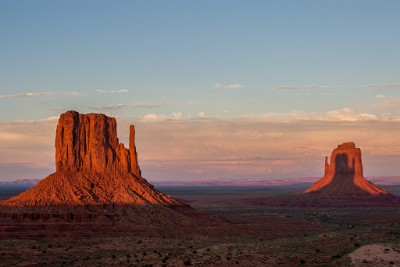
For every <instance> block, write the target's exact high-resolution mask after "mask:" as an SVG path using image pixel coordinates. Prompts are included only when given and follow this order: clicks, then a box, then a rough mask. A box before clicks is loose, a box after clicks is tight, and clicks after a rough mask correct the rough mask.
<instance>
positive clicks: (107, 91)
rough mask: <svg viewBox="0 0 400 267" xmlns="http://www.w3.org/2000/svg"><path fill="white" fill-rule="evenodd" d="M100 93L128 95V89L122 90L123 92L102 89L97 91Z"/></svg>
mask: <svg viewBox="0 0 400 267" xmlns="http://www.w3.org/2000/svg"><path fill="white" fill-rule="evenodd" d="M96 91H97V92H99V93H128V90H126V89H121V90H102V89H97V90H96Z"/></svg>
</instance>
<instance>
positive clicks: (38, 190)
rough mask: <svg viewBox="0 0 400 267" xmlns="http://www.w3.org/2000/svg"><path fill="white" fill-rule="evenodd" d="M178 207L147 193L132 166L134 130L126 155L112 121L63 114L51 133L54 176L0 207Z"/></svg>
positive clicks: (99, 116) (149, 188)
mask: <svg viewBox="0 0 400 267" xmlns="http://www.w3.org/2000/svg"><path fill="white" fill-rule="evenodd" d="M114 203H115V204H129V205H146V204H160V205H171V204H172V205H180V203H179V202H178V201H177V200H175V199H174V198H172V197H170V196H169V195H166V194H164V193H162V192H160V191H158V190H156V189H154V188H153V186H152V185H151V184H149V183H148V182H147V181H146V180H145V179H144V178H142V175H141V171H140V168H139V165H138V160H137V153H136V147H135V128H134V126H133V125H131V126H130V138H129V149H126V148H125V147H124V145H123V144H122V143H119V141H118V138H117V123H116V120H115V118H110V117H107V116H105V115H103V114H79V113H78V112H76V111H68V112H66V113H64V114H62V115H61V116H60V119H59V121H58V125H57V133H56V172H55V173H53V174H51V175H49V176H48V177H47V178H45V179H43V180H42V181H40V182H39V183H38V184H37V185H36V186H35V187H33V188H31V189H29V190H27V191H26V192H24V193H22V194H20V195H18V196H15V197H13V198H11V199H9V200H6V201H4V202H2V204H3V205H8V206H48V205H74V206H75V205H78V206H79V205H98V204H114Z"/></svg>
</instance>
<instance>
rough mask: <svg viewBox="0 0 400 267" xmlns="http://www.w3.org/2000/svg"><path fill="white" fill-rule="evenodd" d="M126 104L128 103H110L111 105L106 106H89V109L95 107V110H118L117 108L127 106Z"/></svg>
mask: <svg viewBox="0 0 400 267" xmlns="http://www.w3.org/2000/svg"><path fill="white" fill-rule="evenodd" d="M126 106H127V105H125V104H110V105H104V106H94V107H89V109H93V110H116V109H122V108H125V107H126Z"/></svg>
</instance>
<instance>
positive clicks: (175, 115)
mask: <svg viewBox="0 0 400 267" xmlns="http://www.w3.org/2000/svg"><path fill="white" fill-rule="evenodd" d="M172 119H174V120H180V119H182V113H181V112H173V113H172Z"/></svg>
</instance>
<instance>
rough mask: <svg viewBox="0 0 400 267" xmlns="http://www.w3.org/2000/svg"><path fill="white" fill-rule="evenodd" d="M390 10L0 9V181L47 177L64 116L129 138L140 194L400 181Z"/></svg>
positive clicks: (3, 4)
mask: <svg viewBox="0 0 400 267" xmlns="http://www.w3.org/2000/svg"><path fill="white" fill-rule="evenodd" d="M399 12H400V2H399V1H397V0H386V1H384V2H382V1H378V0H375V1H369V0H362V1H361V0H354V1H343V0H336V1H320V0H315V1H313V0H304V1H285V0H280V1H236V0H229V1H225V0H218V1H215V0H213V1H208V0H204V1H186V0H185V1H183V0H182V1H175V0H173V1H152V0H147V1H123V0H121V1H112V2H110V1H101V0H96V1H94V0H87V1H75V0H68V1H43V0H38V1H22V0H21V1H13V0H0V36H1V41H0V181H9V180H15V179H29V178H35V179H38V178H44V177H45V176H47V175H48V174H50V173H51V172H54V170H55V167H54V154H55V151H54V138H55V127H56V124H57V118H58V116H59V115H60V114H62V113H63V112H65V111H67V110H77V111H78V112H81V113H105V114H107V115H110V116H113V117H116V118H117V122H118V134H119V136H120V140H122V141H123V142H124V143H125V144H126V143H127V139H128V127H129V124H135V125H136V129H137V140H136V145H137V148H138V152H139V164H140V165H141V167H142V171H143V175H144V176H145V177H146V178H147V179H148V180H149V181H151V182H152V181H155V182H157V181H202V180H235V181H238V180H252V179H256V180H257V179H274V178H296V177H318V176H321V175H322V174H323V163H324V157H325V156H326V155H329V154H330V152H331V150H332V149H333V148H335V147H336V146H337V145H338V144H340V143H342V142H346V141H354V142H355V143H356V145H357V146H358V147H360V148H361V150H362V152H363V162H364V173H365V175H366V176H395V175H400V165H399V164H398V162H399V161H400V144H399V142H398V136H399V133H400V94H399V91H400V75H399V74H400V31H399V29H400V19H399V16H398V14H399Z"/></svg>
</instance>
